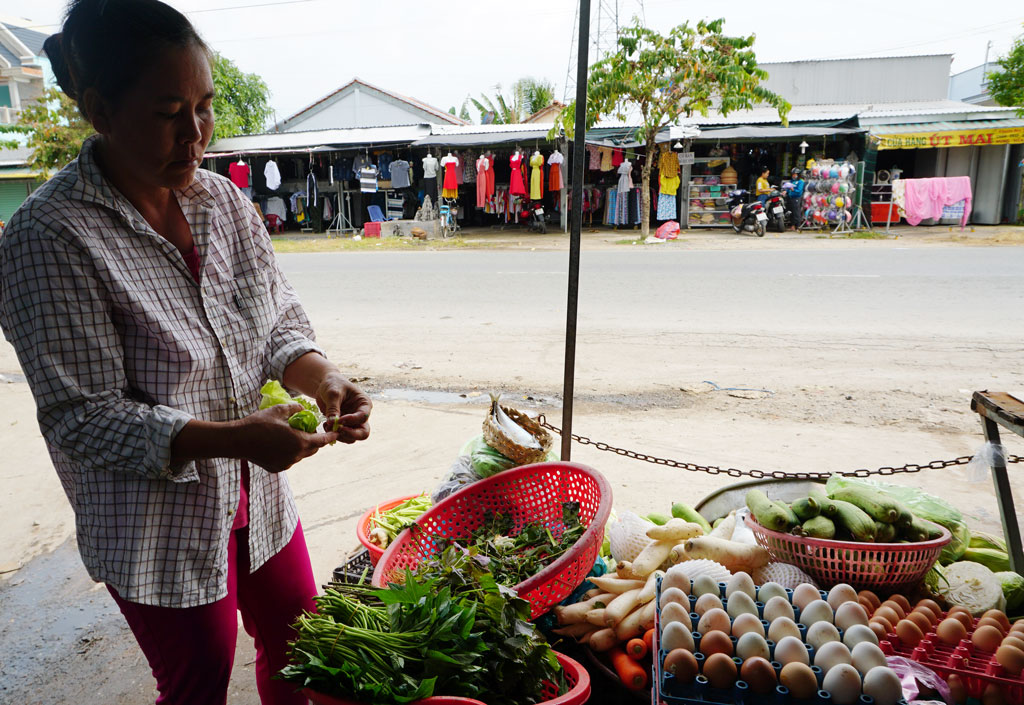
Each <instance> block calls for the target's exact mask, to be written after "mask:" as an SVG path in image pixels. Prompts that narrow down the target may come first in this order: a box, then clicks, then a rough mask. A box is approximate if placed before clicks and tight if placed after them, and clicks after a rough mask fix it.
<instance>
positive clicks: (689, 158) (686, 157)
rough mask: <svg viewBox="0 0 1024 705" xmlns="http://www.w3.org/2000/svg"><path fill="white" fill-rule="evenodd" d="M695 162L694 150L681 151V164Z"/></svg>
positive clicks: (686, 164) (685, 164)
mask: <svg viewBox="0 0 1024 705" xmlns="http://www.w3.org/2000/svg"><path fill="white" fill-rule="evenodd" d="M692 164H693V152H680V153H679V165H680V166H688V165H692Z"/></svg>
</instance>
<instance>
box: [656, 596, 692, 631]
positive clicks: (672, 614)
mask: <svg viewBox="0 0 1024 705" xmlns="http://www.w3.org/2000/svg"><path fill="white" fill-rule="evenodd" d="M669 622H681V623H682V625H683V626H684V627H686V628H687V629H690V630H692V629H693V620H692V619H690V613H689V612H687V611H686V610H685V609H684V608H683V606H682V605H680V604H679V603H678V602H670V603H668V604H667V605H665V606H664V607H662V608H661V624H662V625H663V626H664V625H666V624H668V623H669Z"/></svg>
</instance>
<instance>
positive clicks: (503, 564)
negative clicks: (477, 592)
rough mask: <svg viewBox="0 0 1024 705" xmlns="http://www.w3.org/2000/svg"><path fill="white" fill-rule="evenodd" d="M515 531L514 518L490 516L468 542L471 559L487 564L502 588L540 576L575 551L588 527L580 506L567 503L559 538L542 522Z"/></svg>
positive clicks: (446, 541) (445, 541) (448, 541)
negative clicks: (566, 554)
mask: <svg viewBox="0 0 1024 705" xmlns="http://www.w3.org/2000/svg"><path fill="white" fill-rule="evenodd" d="M514 530H515V520H514V519H513V518H512V516H511V515H509V514H503V513H501V512H489V513H488V514H487V515H486V517H485V519H484V522H483V523H482V524H481V525H480V526H479V527H478V528H477V529H476V530H474V531H473V532H472V534H471V535H470V537H469V539H468V541H467V542H466V543H467V548H468V549H469V552H470V555H472V556H478V557H480V558H482V559H484V560H485V561H487V562H488V564H489V565H490V568H491V572H492V573H493V575H494V579H495V580H497V581H498V583H499V584H501V585H508V586H514V585H518V584H519V583H521V582H523V581H524V580H526V579H527V578H531V577H533V576H534V575H536V574H537V573H539V572H540V571H541V570H543V569H544V568H545V567H547V566H548V565H550V564H551V563H553V562H554V561H555V560H556V559H558V558H559V557H561V556H562V555H563V554H564V553H565V552H566V551H568V550H569V549H570V548H572V547H573V546H574V545H575V544H576V542H577V541H579V540H580V538H581V537H582V536H583V534H584V532H585V531H586V527H585V526H583V524H582V523H581V522H580V504H579V502H565V503H564V504H563V505H562V526H561V527H559V528H557V531H559V535H558V537H557V538H556V536H555V534H554V533H553V532H552V531H551V529H550V528H548V527H547V526H545V525H544V524H542V523H540V522H531V523H529V524H527V525H526V526H524V527H523V528H522V530H521V531H519V533H517V534H516V535H514V536H513V535H512V532H513V531H514ZM439 543H440V544H441V545H442V546H447V545H457V544H459V543H460V542H458V541H456V540H454V539H447V538H442V539H440V542H439Z"/></svg>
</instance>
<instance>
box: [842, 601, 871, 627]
mask: <svg viewBox="0 0 1024 705" xmlns="http://www.w3.org/2000/svg"><path fill="white" fill-rule="evenodd" d="M835 621H836V626H837V627H839V628H840V629H842V630H844V631H845V630H847V629H849V628H850V627H852V626H853V625H854V624H863V625H864V626H865V627H866V626H868V613H867V612H866V611H865V610H864V608H863V607H862V606H861V604H860V603H859V602H844V603H843V604H841V605H839V607H837V608H836V617H835Z"/></svg>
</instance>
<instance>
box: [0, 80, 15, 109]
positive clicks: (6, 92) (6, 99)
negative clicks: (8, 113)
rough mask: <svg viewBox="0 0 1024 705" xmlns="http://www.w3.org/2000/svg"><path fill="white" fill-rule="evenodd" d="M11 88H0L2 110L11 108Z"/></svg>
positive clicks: (0, 106) (4, 86) (6, 86)
mask: <svg viewBox="0 0 1024 705" xmlns="http://www.w3.org/2000/svg"><path fill="white" fill-rule="evenodd" d="M11 107H14V106H12V105H11V87H10V86H8V85H3V86H0V108H11Z"/></svg>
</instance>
